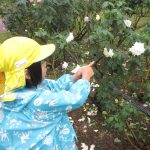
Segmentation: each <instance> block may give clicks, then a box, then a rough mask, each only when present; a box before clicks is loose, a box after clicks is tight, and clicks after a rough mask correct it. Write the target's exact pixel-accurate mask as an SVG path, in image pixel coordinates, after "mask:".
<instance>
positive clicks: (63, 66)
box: [62, 61, 68, 69]
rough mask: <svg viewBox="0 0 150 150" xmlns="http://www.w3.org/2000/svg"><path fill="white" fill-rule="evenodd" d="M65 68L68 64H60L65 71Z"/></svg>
mask: <svg viewBox="0 0 150 150" xmlns="http://www.w3.org/2000/svg"><path fill="white" fill-rule="evenodd" d="M67 67H68V63H67V62H65V61H64V63H63V64H62V68H63V69H67Z"/></svg>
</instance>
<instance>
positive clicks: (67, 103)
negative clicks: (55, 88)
mask: <svg viewBox="0 0 150 150" xmlns="http://www.w3.org/2000/svg"><path fill="white" fill-rule="evenodd" d="M90 87H91V86H90V83H89V81H87V80H86V79H80V80H78V81H77V82H75V83H74V84H73V85H72V86H71V87H70V89H69V90H68V91H67V90H60V91H59V92H51V93H50V94H46V95H42V99H43V103H42V105H40V106H39V107H40V108H38V109H40V110H41V111H52V112H69V111H71V110H74V109H76V108H78V107H80V106H82V105H83V104H84V102H85V101H86V100H87V98H88V95H89V93H90ZM35 101H36V100H35Z"/></svg>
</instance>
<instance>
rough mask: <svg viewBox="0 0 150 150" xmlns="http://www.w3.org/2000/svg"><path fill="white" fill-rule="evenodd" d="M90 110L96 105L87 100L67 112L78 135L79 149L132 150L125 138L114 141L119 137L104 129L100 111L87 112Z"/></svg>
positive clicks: (94, 108)
mask: <svg viewBox="0 0 150 150" xmlns="http://www.w3.org/2000/svg"><path fill="white" fill-rule="evenodd" d="M92 110H96V106H95V105H94V104H93V103H92V102H91V101H90V100H88V101H87V102H86V103H85V104H84V106H82V107H81V108H79V109H77V110H75V111H73V112H71V113H70V114H69V116H70V117H71V120H73V126H74V129H75V131H76V134H77V137H78V143H77V145H78V149H79V150H134V148H133V147H131V146H130V144H129V143H127V142H126V141H125V140H123V141H122V140H119V141H120V142H115V139H119V137H118V135H117V134H116V133H114V132H113V131H108V130H107V129H106V127H105V124H104V121H103V118H102V115H101V113H100V112H98V111H97V113H95V114H92V113H88V112H93V111H92ZM95 112H96V111H95ZM117 141H118V140H117ZM92 147H93V148H92Z"/></svg>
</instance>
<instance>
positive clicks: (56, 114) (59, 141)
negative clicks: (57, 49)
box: [0, 74, 90, 150]
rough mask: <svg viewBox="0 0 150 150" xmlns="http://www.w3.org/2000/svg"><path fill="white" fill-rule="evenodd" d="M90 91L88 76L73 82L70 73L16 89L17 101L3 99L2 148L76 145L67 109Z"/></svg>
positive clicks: (66, 149) (57, 149)
mask: <svg viewBox="0 0 150 150" xmlns="http://www.w3.org/2000/svg"><path fill="white" fill-rule="evenodd" d="M89 92H90V83H89V82H88V81H87V80H86V79H79V80H78V81H76V82H74V81H73V77H72V75H69V74H65V75H63V76H61V77H60V78H59V79H58V80H56V81H55V80H49V79H45V80H44V81H43V82H42V83H41V84H40V85H38V87H37V88H30V89H29V88H22V89H18V90H16V91H14V93H15V94H16V99H15V100H14V101H11V102H0V150H29V149H31V150H75V149H77V147H76V143H75V142H76V134H75V131H74V129H73V127H72V124H71V123H70V121H69V118H68V115H67V113H68V112H70V111H72V110H74V109H77V108H78V107H80V106H82V105H83V104H84V102H85V101H86V99H87V97H88V95H89Z"/></svg>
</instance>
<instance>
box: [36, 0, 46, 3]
mask: <svg viewBox="0 0 150 150" xmlns="http://www.w3.org/2000/svg"><path fill="white" fill-rule="evenodd" d="M36 2H37V3H43V2H44V0H37V1H36Z"/></svg>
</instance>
